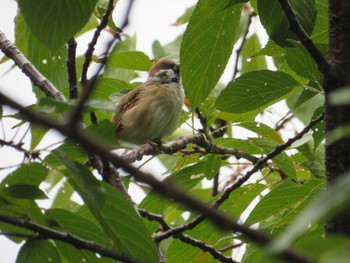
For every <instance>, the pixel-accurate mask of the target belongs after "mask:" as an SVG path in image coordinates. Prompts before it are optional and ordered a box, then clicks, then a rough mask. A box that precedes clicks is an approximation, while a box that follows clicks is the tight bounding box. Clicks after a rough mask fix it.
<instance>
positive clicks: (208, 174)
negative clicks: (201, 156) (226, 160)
mask: <svg viewBox="0 0 350 263" xmlns="http://www.w3.org/2000/svg"><path fill="white" fill-rule="evenodd" d="M220 167H221V159H220V157H219V156H216V155H213V154H211V155H209V157H208V159H207V160H206V161H205V172H204V173H205V178H207V179H208V180H210V179H213V178H214V176H216V175H217V174H218V173H219V171H220Z"/></svg>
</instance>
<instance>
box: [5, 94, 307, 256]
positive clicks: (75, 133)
mask: <svg viewBox="0 0 350 263" xmlns="http://www.w3.org/2000/svg"><path fill="white" fill-rule="evenodd" d="M0 102H1V103H3V104H6V105H8V106H10V107H12V108H14V109H17V110H19V111H20V113H21V114H23V115H24V116H25V117H26V118H27V119H28V121H30V122H33V123H37V124H41V125H44V126H47V127H50V128H53V129H55V130H57V131H59V132H60V133H62V134H63V135H64V136H67V137H68V138H70V139H72V140H74V141H76V142H77V143H78V144H79V145H80V146H81V147H82V148H84V149H85V150H86V151H87V152H95V153H96V154H98V155H100V156H101V157H102V158H105V159H106V160H109V161H110V162H111V163H112V164H113V165H114V166H115V167H121V168H123V169H124V170H126V171H127V172H129V173H130V174H132V175H133V176H134V177H135V178H136V179H137V180H139V181H141V182H144V183H147V184H149V185H150V186H151V187H152V188H153V189H154V190H155V191H157V192H158V193H160V194H162V195H164V196H167V197H170V198H173V199H174V200H176V201H178V202H180V203H182V204H184V205H186V206H187V207H189V208H190V209H193V210H195V211H197V212H199V213H201V214H203V216H204V217H206V218H208V219H210V220H211V221H212V222H213V223H214V224H215V225H216V226H217V227H218V228H220V229H222V230H228V231H237V232H240V233H242V234H243V235H244V236H245V237H246V238H247V239H249V240H251V241H252V242H254V243H256V244H259V245H262V246H267V245H269V244H270V243H271V242H272V239H271V237H270V236H269V235H267V234H265V233H264V232H261V231H259V230H255V229H252V228H249V227H247V226H246V225H244V224H239V223H237V222H236V221H234V220H232V219H230V218H229V217H228V216H227V215H225V214H223V213H222V212H220V211H218V210H217V209H215V208H213V207H209V206H208V205H207V204H205V203H203V202H202V201H200V200H198V199H196V198H193V197H191V196H190V195H188V194H187V193H185V192H183V191H182V190H180V189H179V188H177V187H176V186H174V185H173V184H172V183H171V182H170V181H167V180H166V181H159V180H158V179H156V178H155V177H154V176H153V175H151V174H148V173H144V172H142V171H140V170H138V169H137V168H135V167H133V166H132V165H130V164H129V163H128V162H127V161H126V160H124V159H123V158H121V157H119V156H118V155H116V154H115V153H113V152H112V151H111V150H112V149H111V147H110V146H108V145H105V144H103V143H101V142H100V141H96V140H95V138H92V137H91V136H89V135H88V134H87V133H86V132H85V131H84V130H79V129H77V128H76V127H74V126H73V127H72V126H71V125H70V123H66V122H59V121H57V120H53V119H52V118H49V117H46V116H45V115H43V114H42V113H40V114H39V113H37V112H35V111H34V110H32V109H30V108H26V107H23V106H21V105H20V104H18V103H17V102H15V101H13V100H12V99H10V98H9V97H7V96H5V95H3V94H1V93H0ZM279 150H280V149H278V151H279ZM276 152H277V151H276ZM269 157H271V156H270V155H269ZM271 158H272V157H271ZM263 159H264V158H263ZM263 161H264V160H262V161H260V162H258V163H259V165H263ZM228 195H229V193H228V194H227V196H228ZM219 200H220V199H219ZM278 256H279V257H280V258H283V259H285V260H287V261H288V262H298V263H303V262H305V263H306V262H312V261H311V260H310V259H308V258H307V257H305V256H303V255H300V254H299V253H297V252H295V251H293V250H289V249H287V250H284V251H282V252H281V253H279V254H278Z"/></svg>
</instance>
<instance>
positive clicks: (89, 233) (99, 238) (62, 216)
mask: <svg viewBox="0 0 350 263" xmlns="http://www.w3.org/2000/svg"><path fill="white" fill-rule="evenodd" d="M45 216H46V217H47V219H48V220H49V222H50V225H51V227H53V228H54V229H57V230H59V231H63V232H67V233H70V234H73V235H75V236H78V237H81V238H83V239H86V240H91V241H94V242H97V243H98V244H100V245H103V246H107V247H111V246H112V243H111V242H110V241H109V240H108V238H107V236H106V235H105V234H104V233H103V231H102V230H101V228H99V227H98V226H97V225H95V224H94V223H92V222H91V221H89V220H87V219H85V218H84V217H82V216H79V215H76V214H73V213H71V212H69V211H67V210H64V209H50V210H47V211H46V213H45Z"/></svg>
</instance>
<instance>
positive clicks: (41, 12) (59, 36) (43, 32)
mask: <svg viewBox="0 0 350 263" xmlns="http://www.w3.org/2000/svg"><path fill="white" fill-rule="evenodd" d="M96 3H97V0H75V1H69V0H51V1H46V0H31V1H26V0H19V1H18V5H19V7H20V8H21V11H22V12H23V15H24V17H25V19H26V22H27V24H28V26H29V27H30V30H31V32H32V33H33V34H34V35H35V36H36V37H37V38H38V39H39V40H40V41H41V42H42V43H43V44H44V45H45V46H46V47H47V48H48V49H50V50H51V51H52V52H54V51H56V50H57V49H58V48H59V47H61V46H62V45H64V44H65V43H66V42H67V41H68V40H69V39H70V38H72V37H73V36H74V34H76V33H77V32H79V30H81V29H82V28H83V27H84V25H85V24H86V23H87V22H88V21H89V19H90V16H91V14H92V12H93V10H94V8H95V5H96ZM38 18H40V19H38Z"/></svg>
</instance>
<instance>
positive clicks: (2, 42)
mask: <svg viewBox="0 0 350 263" xmlns="http://www.w3.org/2000/svg"><path fill="white" fill-rule="evenodd" d="M0 50H1V51H2V52H3V53H4V54H5V55H6V56H7V57H8V58H10V59H12V60H13V61H14V62H15V63H16V65H17V66H18V67H19V68H20V69H21V70H22V72H23V73H24V74H25V75H26V76H27V77H29V79H30V80H31V81H32V82H33V84H34V85H35V86H38V87H39V88H40V89H41V91H43V92H44V93H45V95H46V96H47V97H49V98H53V99H56V100H58V101H67V99H66V98H65V96H64V95H63V93H62V92H61V91H59V90H58V89H57V88H56V87H55V86H54V85H53V84H52V82H51V81H49V80H48V79H47V78H45V77H44V76H43V74H41V73H40V72H39V70H37V69H36V68H35V66H34V65H33V64H32V63H31V62H30V61H29V60H28V59H27V58H26V57H25V56H24V55H23V53H22V52H21V51H19V49H18V48H17V47H16V46H15V45H13V44H12V43H11V42H10V41H9V40H8V39H7V38H6V36H5V34H4V33H2V32H1V31H0Z"/></svg>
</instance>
